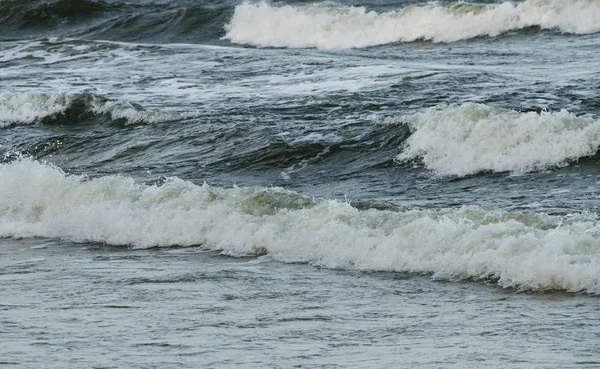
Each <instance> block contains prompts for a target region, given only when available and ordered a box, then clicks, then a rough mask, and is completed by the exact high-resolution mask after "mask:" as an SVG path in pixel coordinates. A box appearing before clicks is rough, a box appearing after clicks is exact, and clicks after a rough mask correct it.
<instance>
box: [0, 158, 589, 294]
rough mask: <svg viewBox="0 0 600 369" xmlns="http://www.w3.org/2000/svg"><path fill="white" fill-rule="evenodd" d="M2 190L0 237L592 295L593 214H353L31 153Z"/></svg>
mask: <svg viewBox="0 0 600 369" xmlns="http://www.w3.org/2000/svg"><path fill="white" fill-rule="evenodd" d="M0 194H1V196H0V236H1V237H56V238H62V239H66V240H71V241H75V242H87V241H95V242H105V243H108V244H112V245H132V246H134V247H153V246H188V245H203V246H204V247H206V248H209V249H218V250H223V251H224V252H226V253H228V254H232V255H241V254H264V253H268V254H269V255H271V256H272V257H273V258H275V259H276V260H279V261H284V262H305V263H310V264H314V265H320V266H324V267H330V268H348V269H360V270H385V271H406V272H417V273H430V274H432V275H433V277H434V278H441V279H475V280H478V279H490V280H496V281H497V283H498V284H499V285H500V286H503V287H517V288H521V289H527V290H556V289H557V290H567V291H573V292H575V291H587V292H590V293H597V292H600V252H599V251H600V250H599V246H598V245H599V244H600V242H599V241H600V220H599V219H598V218H597V216H596V215H592V214H571V215H565V216H550V215H547V214H542V213H539V214H536V213H519V212H507V211H502V210H494V209H484V208H480V207H462V208H460V209H441V210H407V211H386V210H375V209H371V210H358V209H356V208H354V207H352V206H350V205H349V204H348V203H346V202H339V201H327V200H316V199H312V198H306V197H303V196H300V195H298V194H296V193H294V192H290V191H285V190H282V189H277V188H256V187H250V188H230V189H224V188H216V187H210V186H208V185H203V186H196V185H194V184H192V183H190V182H186V181H183V180H180V179H177V178H170V179H168V180H167V181H166V182H165V183H164V184H162V185H160V186H148V185H143V184H139V183H136V182H135V181H134V180H133V179H131V178H128V177H120V176H108V177H99V178H95V179H87V178H86V177H79V176H70V175H66V174H65V173H63V172H62V171H61V170H60V169H58V168H55V167H53V166H49V165H43V164H40V163H38V162H36V161H32V160H29V159H22V160H19V161H15V162H12V163H10V164H3V165H0Z"/></svg>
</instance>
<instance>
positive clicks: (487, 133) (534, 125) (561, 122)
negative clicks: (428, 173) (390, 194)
mask: <svg viewBox="0 0 600 369" xmlns="http://www.w3.org/2000/svg"><path fill="white" fill-rule="evenodd" d="M384 122H388V123H392V124H394V123H406V124H408V125H409V127H410V128H411V130H413V132H412V134H411V136H410V137H409V138H408V140H407V141H406V143H405V147H404V148H403V150H402V153H400V154H399V155H398V156H397V157H396V160H398V161H400V162H406V161H410V160H415V159H419V160H421V161H422V163H423V164H424V165H425V166H426V167H427V168H428V169H431V170H433V171H435V172H436V173H437V174H440V175H456V176H464V175H468V174H473V173H477V172H480V171H494V172H503V171H510V172H527V171H532V170H539V169H544V168H548V167H551V166H561V165H566V164H567V163H568V162H569V161H572V160H577V159H579V158H582V157H585V156H590V155H594V154H595V153H596V152H597V151H598V147H600V121H599V120H595V119H592V118H587V117H578V116H576V115H575V114H573V113H570V112H568V111H566V110H561V111H559V112H553V113H551V112H542V113H539V114H538V113H535V112H529V113H519V112H517V111H514V110H507V109H498V108H492V107H489V106H486V105H482V104H474V103H466V104H463V105H450V106H441V107H435V108H429V109H426V110H424V111H422V112H419V113H416V114H413V115H408V116H403V117H400V118H387V119H384Z"/></svg>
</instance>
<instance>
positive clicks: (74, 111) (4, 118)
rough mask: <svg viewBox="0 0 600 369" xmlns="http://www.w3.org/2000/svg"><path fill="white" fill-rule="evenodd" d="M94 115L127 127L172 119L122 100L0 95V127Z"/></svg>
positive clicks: (69, 120) (171, 115)
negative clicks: (106, 117) (103, 116)
mask: <svg viewBox="0 0 600 369" xmlns="http://www.w3.org/2000/svg"><path fill="white" fill-rule="evenodd" d="M94 115H107V116H109V117H110V119H112V120H122V121H124V122H125V123H128V124H136V123H156V122H162V121H169V120H173V119H176V118H177V116H176V114H175V113H171V112H156V111H147V110H145V109H144V108H143V107H142V106H140V105H138V104H135V103H131V102H128V101H123V100H109V99H106V98H103V97H101V96H96V95H92V94H88V93H77V94H67V93H55V94H50V93H37V92H13V93H7V92H0V127H6V126H10V125H14V124H31V123H76V122H79V121H81V120H82V119H86V118H90V117H92V116H94Z"/></svg>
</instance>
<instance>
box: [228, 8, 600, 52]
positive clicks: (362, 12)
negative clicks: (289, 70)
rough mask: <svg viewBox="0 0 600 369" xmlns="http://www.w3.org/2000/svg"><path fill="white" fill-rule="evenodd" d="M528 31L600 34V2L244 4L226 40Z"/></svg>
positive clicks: (318, 40)
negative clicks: (387, 7)
mask: <svg viewBox="0 0 600 369" xmlns="http://www.w3.org/2000/svg"><path fill="white" fill-rule="evenodd" d="M527 27H540V28H543V29H557V30H559V31H561V32H566V33H574V34H587V33H594V32H598V31H600V2H598V1H595V0H526V1H524V2H521V3H512V2H504V3H501V4H488V5H484V4H469V3H450V4H440V3H436V2H430V3H423V4H419V5H412V6H409V7H406V8H404V9H401V10H398V11H390V12H376V11H369V10H367V9H365V8H364V7H348V6H343V5H339V4H336V3H331V2H324V3H315V4H308V5H302V6H292V5H271V4H268V3H265V2H261V3H257V4H251V3H244V4H242V5H238V6H237V7H236V8H235V13H234V15H233V17H232V19H231V21H230V22H229V24H227V25H226V26H225V29H226V31H227V33H226V35H225V38H227V39H229V40H231V42H233V43H237V44H248V45H254V46H259V47H289V48H306V47H316V48H323V49H344V48H361V47H369V46H375V45H383V44H389V43H394V42H410V41H415V40H431V41H434V42H455V41H459V40H465V39H469V38H473V37H478V36H491V37H494V36H498V35H500V34H502V33H505V32H508V31H511V30H519V29H523V28H527Z"/></svg>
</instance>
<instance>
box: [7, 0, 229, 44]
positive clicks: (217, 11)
mask: <svg viewBox="0 0 600 369" xmlns="http://www.w3.org/2000/svg"><path fill="white" fill-rule="evenodd" d="M231 12H232V7H231V6H230V5H228V4H220V5H219V4H218V3H212V4H202V5H198V4H197V3H194V2H192V1H181V2H172V3H169V2H164V1H160V0H158V1H156V2H154V1H151V0H150V1H144V2H120V1H100V0H49V1H43V2H42V1H38V0H18V1H17V0H5V1H2V2H0V38H4V37H6V38H23V37H25V38H32V37H44V38H46V37H50V36H52V37H54V36H60V37H76V38H80V37H85V38H95V39H109V40H120V41H146V42H147V41H152V42H200V41H207V40H218V39H219V37H221V36H222V35H223V29H222V28H223V24H224V23H225V22H226V21H227V19H228V17H229V15H230V14H231Z"/></svg>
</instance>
